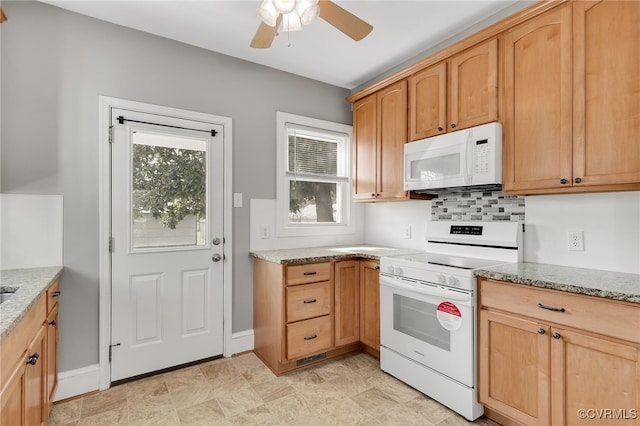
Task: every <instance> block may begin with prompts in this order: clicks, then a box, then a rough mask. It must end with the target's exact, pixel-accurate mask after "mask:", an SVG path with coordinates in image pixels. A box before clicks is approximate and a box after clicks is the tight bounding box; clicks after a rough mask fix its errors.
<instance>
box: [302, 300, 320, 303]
mask: <svg viewBox="0 0 640 426" xmlns="http://www.w3.org/2000/svg"><path fill="white" fill-rule="evenodd" d="M317 301H318V299H311V300H303V301H302V303H316V302H317Z"/></svg>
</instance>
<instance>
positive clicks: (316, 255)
mask: <svg viewBox="0 0 640 426" xmlns="http://www.w3.org/2000/svg"><path fill="white" fill-rule="evenodd" d="M354 246H357V247H354ZM350 247H354V249H353V250H349V251H340V250H346V249H347V248H350ZM421 251H422V250H416V249H404V248H396V247H388V246H378V245H370V244H356V245H347V246H326V247H311V248H297V249H275V250H258V251H251V252H249V255H250V256H252V257H254V258H256V259H262V260H266V261H268V262H273V263H280V264H283V265H295V264H301V263H316V262H328V261H332V260H347V259H353V258H359V259H371V260H380V258H381V257H385V256H399V255H404V254H413V253H419V252H421Z"/></svg>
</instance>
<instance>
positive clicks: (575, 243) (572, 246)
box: [567, 231, 584, 251]
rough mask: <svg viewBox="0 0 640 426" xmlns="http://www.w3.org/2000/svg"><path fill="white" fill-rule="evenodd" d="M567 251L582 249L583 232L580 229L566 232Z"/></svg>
mask: <svg viewBox="0 0 640 426" xmlns="http://www.w3.org/2000/svg"><path fill="white" fill-rule="evenodd" d="M567 238H568V240H569V251H584V234H583V232H582V231H569V232H567Z"/></svg>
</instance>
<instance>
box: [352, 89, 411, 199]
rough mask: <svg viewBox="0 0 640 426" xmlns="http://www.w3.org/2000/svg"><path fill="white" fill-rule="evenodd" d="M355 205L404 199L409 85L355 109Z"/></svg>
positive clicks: (378, 95)
mask: <svg viewBox="0 0 640 426" xmlns="http://www.w3.org/2000/svg"><path fill="white" fill-rule="evenodd" d="M353 133H354V140H355V144H354V147H355V150H354V156H355V162H354V184H353V188H354V189H353V198H354V200H355V201H375V200H394V199H405V198H407V197H408V196H407V193H406V192H405V191H404V189H403V187H404V184H403V164H404V160H403V155H404V154H403V153H404V144H405V142H407V82H406V80H402V81H399V82H397V83H395V84H392V85H390V86H387V87H385V88H384V89H382V90H380V91H378V92H376V93H373V94H371V95H369V96H367V97H365V98H362V99H360V100H358V101H357V102H356V103H355V104H354V108H353Z"/></svg>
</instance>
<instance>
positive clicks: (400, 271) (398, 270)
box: [396, 266, 404, 276]
mask: <svg viewBox="0 0 640 426" xmlns="http://www.w3.org/2000/svg"><path fill="white" fill-rule="evenodd" d="M403 273H404V271H403V270H402V268H401V267H399V266H396V275H400V276H402V274H403Z"/></svg>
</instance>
